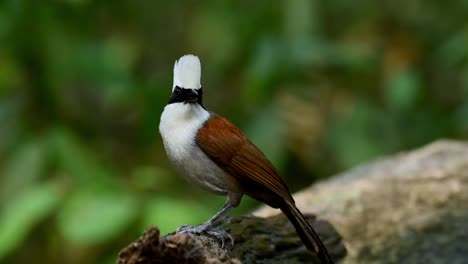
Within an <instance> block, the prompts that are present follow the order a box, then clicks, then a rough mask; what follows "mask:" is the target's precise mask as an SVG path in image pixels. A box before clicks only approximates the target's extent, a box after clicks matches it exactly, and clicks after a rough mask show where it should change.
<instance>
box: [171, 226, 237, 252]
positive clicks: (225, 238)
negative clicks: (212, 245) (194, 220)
mask: <svg viewBox="0 0 468 264" xmlns="http://www.w3.org/2000/svg"><path fill="white" fill-rule="evenodd" d="M176 233H177V234H183V233H192V234H197V235H206V236H210V237H213V238H215V239H217V240H219V241H221V247H222V248H225V246H226V244H228V243H229V244H230V246H231V247H232V246H234V238H233V237H232V236H231V235H230V234H229V233H228V232H227V231H225V230H224V229H222V228H221V227H211V226H209V225H207V224H201V225H198V226H190V225H183V226H180V227H178V228H177V230H176Z"/></svg>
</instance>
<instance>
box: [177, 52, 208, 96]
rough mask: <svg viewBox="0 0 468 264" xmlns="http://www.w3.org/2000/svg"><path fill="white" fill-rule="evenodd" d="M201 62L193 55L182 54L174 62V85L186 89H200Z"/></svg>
mask: <svg viewBox="0 0 468 264" xmlns="http://www.w3.org/2000/svg"><path fill="white" fill-rule="evenodd" d="M200 78H201V64H200V59H198V57H197V56H195V55H191V54H189V55H184V56H182V57H181V58H180V59H179V60H178V61H176V62H175V64H174V85H173V86H172V90H173V91H174V88H175V87H176V86H179V87H181V88H186V89H200V88H201V84H200Z"/></svg>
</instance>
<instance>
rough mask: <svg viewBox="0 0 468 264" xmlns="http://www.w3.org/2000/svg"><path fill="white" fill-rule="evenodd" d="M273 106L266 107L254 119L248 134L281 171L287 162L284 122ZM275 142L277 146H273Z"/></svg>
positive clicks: (247, 131)
mask: <svg viewBox="0 0 468 264" xmlns="http://www.w3.org/2000/svg"><path fill="white" fill-rule="evenodd" d="M280 119H281V118H280V116H279V114H278V111H277V110H275V109H274V106H273V105H272V104H270V105H268V106H264V108H263V109H262V110H260V111H258V112H257V114H256V116H254V117H253V118H252V122H251V123H250V124H249V127H247V129H246V134H247V135H248V137H249V138H250V139H251V140H252V142H253V143H254V144H255V145H256V146H258V147H259V148H260V149H261V150H262V152H263V153H265V155H266V156H267V157H268V159H269V160H270V161H271V162H272V163H273V164H274V165H275V167H276V168H278V169H279V170H281V169H282V168H283V167H284V165H285V162H286V154H287V152H286V151H285V144H284V143H285V142H284V132H285V131H284V129H283V126H282V124H283V122H281V120H280ZM272 142H275V144H272Z"/></svg>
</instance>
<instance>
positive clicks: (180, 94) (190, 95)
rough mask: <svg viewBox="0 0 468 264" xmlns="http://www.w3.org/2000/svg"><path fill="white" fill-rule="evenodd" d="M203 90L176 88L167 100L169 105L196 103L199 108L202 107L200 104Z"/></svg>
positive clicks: (201, 103)
mask: <svg viewBox="0 0 468 264" xmlns="http://www.w3.org/2000/svg"><path fill="white" fill-rule="evenodd" d="M202 95H203V90H202V88H200V89H186V88H181V87H179V86H176V87H175V89H174V91H173V92H172V94H171V97H170V98H169V103H168V104H172V103H186V104H187V103H191V104H194V103H198V104H199V105H200V106H203V102H202Z"/></svg>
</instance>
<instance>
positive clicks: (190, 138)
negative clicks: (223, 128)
mask: <svg viewBox="0 0 468 264" xmlns="http://www.w3.org/2000/svg"><path fill="white" fill-rule="evenodd" d="M209 117H210V113H209V112H208V111H206V110H205V109H203V107H201V106H200V105H198V104H184V103H173V104H169V105H167V106H166V107H165V108H164V112H163V113H162V115H161V122H160V123H159V132H160V133H161V136H162V139H163V143H164V148H165V149H166V153H167V155H168V157H169V160H170V161H171V163H172V164H173V166H174V167H175V169H176V170H177V171H178V172H179V173H180V174H181V175H182V176H184V177H185V178H186V179H187V180H188V181H190V182H191V183H193V184H196V185H198V186H200V187H201V188H203V189H205V190H208V191H212V192H215V193H219V194H224V193H226V191H227V186H226V183H225V180H224V179H225V174H224V171H223V170H222V169H220V168H219V167H218V165H216V164H215V163H214V162H213V161H212V160H211V159H210V158H208V156H206V154H205V153H204V152H203V151H202V150H201V149H200V148H199V147H198V145H197V143H196V142H195V137H196V133H197V131H198V129H200V127H202V126H203V124H204V123H205V121H206V120H208V118H209Z"/></svg>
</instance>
